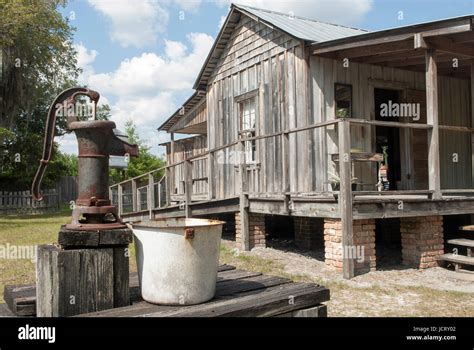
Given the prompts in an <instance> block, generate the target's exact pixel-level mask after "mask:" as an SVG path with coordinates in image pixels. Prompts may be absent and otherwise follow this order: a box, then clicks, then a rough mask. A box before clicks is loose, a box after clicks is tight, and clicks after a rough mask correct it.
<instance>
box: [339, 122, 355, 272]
mask: <svg viewBox="0 0 474 350" xmlns="http://www.w3.org/2000/svg"><path fill="white" fill-rule="evenodd" d="M338 143H339V177H340V190H339V213H340V215H341V228H342V249H343V251H342V270H343V276H344V278H346V279H350V278H352V277H354V258H356V257H353V256H351V255H349V254H347V253H348V252H351V253H352V252H353V251H354V249H353V246H354V236H353V226H352V225H353V217H352V185H351V178H352V176H351V133H350V123H349V121H348V120H347V119H345V118H341V120H340V121H339V125H338Z"/></svg>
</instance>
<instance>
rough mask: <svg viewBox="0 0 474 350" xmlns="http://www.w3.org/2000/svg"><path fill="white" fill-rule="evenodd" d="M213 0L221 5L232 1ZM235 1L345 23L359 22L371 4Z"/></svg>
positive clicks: (368, 0) (367, 0)
mask: <svg viewBox="0 0 474 350" xmlns="http://www.w3.org/2000/svg"><path fill="white" fill-rule="evenodd" d="M214 1H215V2H216V4H217V5H218V6H221V7H222V6H229V5H230V3H231V2H232V0H214ZM237 3H238V4H241V5H247V6H253V7H257V8H262V9H267V10H272V11H277V12H282V13H288V14H293V15H296V16H302V17H307V18H312V19H318V20H321V21H328V22H332V23H335V24H345V25H351V24H357V23H358V22H360V21H361V20H362V19H363V18H364V16H365V15H367V13H368V12H369V11H370V10H371V9H372V6H373V0H303V1H302V0H299V1H289V0H239V1H238V2H237Z"/></svg>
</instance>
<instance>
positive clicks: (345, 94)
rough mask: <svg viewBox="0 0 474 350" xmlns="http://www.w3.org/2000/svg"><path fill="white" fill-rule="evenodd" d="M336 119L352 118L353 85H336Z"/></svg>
mask: <svg viewBox="0 0 474 350" xmlns="http://www.w3.org/2000/svg"><path fill="white" fill-rule="evenodd" d="M334 99H335V102H336V118H350V117H352V85H347V84H336V85H335V89H334Z"/></svg>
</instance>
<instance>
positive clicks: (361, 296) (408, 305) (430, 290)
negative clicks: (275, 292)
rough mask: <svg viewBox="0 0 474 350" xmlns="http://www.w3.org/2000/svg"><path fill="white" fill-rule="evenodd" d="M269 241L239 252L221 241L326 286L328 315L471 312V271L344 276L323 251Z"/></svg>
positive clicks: (399, 270)
mask: <svg viewBox="0 0 474 350" xmlns="http://www.w3.org/2000/svg"><path fill="white" fill-rule="evenodd" d="M272 243H273V246H275V247H276V248H254V249H253V250H252V251H251V252H240V251H238V250H237V249H235V244H234V242H232V241H225V242H224V244H225V245H226V246H227V247H228V248H229V249H232V251H235V252H236V254H245V255H248V256H255V257H259V258H263V259H266V260H271V261H273V262H274V263H276V264H278V265H279V266H281V269H282V270H283V272H284V273H285V274H288V275H292V276H302V279H303V280H312V281H317V282H319V283H321V284H324V285H326V286H328V287H329V288H330V290H331V301H330V302H329V303H328V310H329V316H474V273H468V272H465V273H463V272H454V271H450V270H448V269H445V268H441V267H436V268H431V269H427V270H417V269H413V268H405V267H402V266H400V265H399V264H397V265H394V266H383V267H382V268H383V270H379V271H373V272H369V273H366V274H363V275H359V276H356V277H355V278H353V279H352V280H344V279H343V278H342V274H341V273H338V272H336V271H334V270H332V269H330V268H328V267H326V265H325V264H324V258H323V257H324V255H323V252H322V251H314V252H308V251H301V250H298V249H296V248H295V247H294V245H293V244H292V243H291V242H290V241H279V242H278V241H277V242H272ZM386 260H387V259H386Z"/></svg>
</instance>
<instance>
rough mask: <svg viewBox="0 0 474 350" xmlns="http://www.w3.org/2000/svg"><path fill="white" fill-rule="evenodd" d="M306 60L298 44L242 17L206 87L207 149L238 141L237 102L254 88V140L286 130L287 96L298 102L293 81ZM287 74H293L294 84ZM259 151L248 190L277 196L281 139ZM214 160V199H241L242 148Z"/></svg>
mask: <svg viewBox="0 0 474 350" xmlns="http://www.w3.org/2000/svg"><path fill="white" fill-rule="evenodd" d="M296 56H297V57H296ZM302 59H303V48H302V43H301V42H300V41H298V40H295V39H293V38H292V37H290V36H288V35H286V34H284V33H282V32H280V31H278V30H273V29H270V28H269V27H267V26H265V25H263V24H261V23H257V22H255V21H253V20H251V19H250V18H248V17H246V16H242V19H241V21H240V23H239V24H238V25H237V26H236V29H235V31H234V33H233V34H232V35H231V38H230V40H229V43H228V45H227V47H226V49H225V50H224V54H223V56H222V58H221V59H220V60H219V62H218V64H217V67H216V69H215V71H214V72H213V74H212V77H211V80H210V84H209V86H208V95H207V104H208V110H209V116H208V118H209V119H208V120H209V122H208V135H209V147H210V148H214V147H218V146H221V145H225V144H228V143H231V142H233V141H235V140H237V139H238V132H239V103H237V102H236V101H235V97H237V96H239V95H242V94H244V93H246V92H249V91H252V90H254V89H259V92H258V95H257V97H256V99H257V125H256V135H263V134H268V133H272V132H276V131H280V130H282V127H285V128H287V127H288V125H287V124H282V123H286V122H287V117H286V116H287V115H288V114H289V112H288V96H287V92H290V93H291V95H292V101H295V102H296V97H295V96H296V95H297V94H296V84H295V79H300V80H301V78H302V74H303V67H302V66H303V64H302V63H301V62H300V61H301V60H302ZM296 67H298V68H296ZM298 69H299V70H298ZM288 72H290V73H288ZM288 74H290V75H291V78H290V79H289V78H288ZM296 74H298V76H296ZM300 97H301V96H300ZM300 97H299V98H300ZM300 104H301V106H304V105H305V104H304V101H300ZM301 108H302V107H301ZM293 115H295V114H294V113H293ZM294 141H295V140H293V142H294ZM300 142H303V141H300ZM256 148H257V151H256V164H252V165H249V166H248V167H247V172H248V174H249V180H248V187H249V191H251V192H253V191H257V192H279V191H280V190H281V177H282V168H281V141H280V140H279V139H278V138H270V139H267V140H259V141H257V145H256ZM215 159H216V160H215V162H214V163H215V164H214V165H215V167H216V171H215V173H216V184H215V185H216V191H215V194H216V198H225V197H230V196H234V195H237V194H238V193H239V192H240V188H239V186H240V185H239V182H238V164H237V160H238V147H237V146H235V147H231V148H228V149H226V150H222V151H220V152H218V153H217V154H216V157H215ZM300 176H303V175H302V174H301V175H300Z"/></svg>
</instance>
